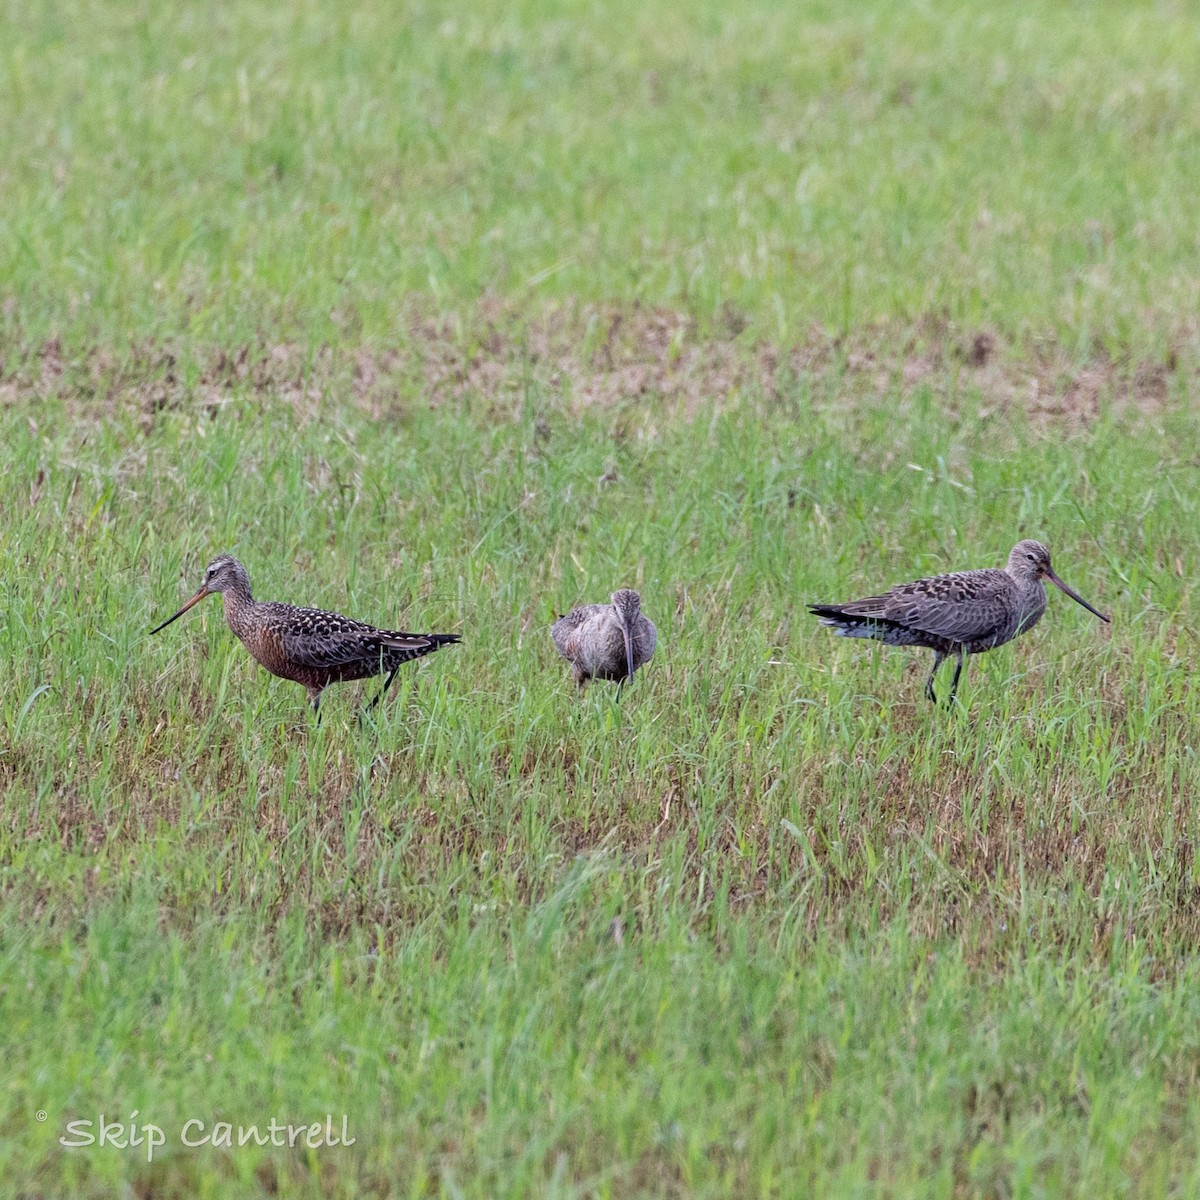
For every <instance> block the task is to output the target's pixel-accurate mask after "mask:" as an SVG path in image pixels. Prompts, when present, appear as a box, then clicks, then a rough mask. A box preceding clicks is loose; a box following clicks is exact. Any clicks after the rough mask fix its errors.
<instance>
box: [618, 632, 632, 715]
mask: <svg viewBox="0 0 1200 1200" xmlns="http://www.w3.org/2000/svg"><path fill="white" fill-rule="evenodd" d="M621 634H622V636H623V637H624V638H625V678H624V679H622V680H621V681H620V682H619V683H618V684H617V699H618V700H620V698H621V689H622V688H623V687H624V686H625V685H626V684H627V683H632V682H633V635H632V634H631V633H630V632H629V626H628V625H625V624H624V623H622V625H621Z"/></svg>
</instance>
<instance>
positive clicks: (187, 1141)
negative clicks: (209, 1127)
mask: <svg viewBox="0 0 1200 1200" xmlns="http://www.w3.org/2000/svg"><path fill="white" fill-rule="evenodd" d="M193 1125H194V1126H195V1127H196V1132H197V1133H198V1134H199V1135H200V1136H199V1138H198V1139H197V1140H196V1141H194V1142H193V1141H192V1140H191V1138H190V1137H189V1136H188V1130H189V1129H191V1128H192V1126H193ZM203 1130H204V1122H203V1121H198V1120H197V1119H196V1118H195V1117H193V1118H192V1119H191V1120H190V1121H188V1122H186V1123H185V1124H184V1126H183V1128H182V1129H181V1130H180V1131H179V1140H180V1141H181V1142H182V1143H183V1144H184V1145H185V1146H203V1145H204V1144H205V1143H206V1142H207V1141H208V1137H209V1135H208V1134H207V1133H204V1132H203Z"/></svg>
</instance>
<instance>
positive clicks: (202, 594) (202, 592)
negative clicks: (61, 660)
mask: <svg viewBox="0 0 1200 1200" xmlns="http://www.w3.org/2000/svg"><path fill="white" fill-rule="evenodd" d="M207 595H208V588H204V587H202V588H201V589H200V590H199V591H198V592H197V593H196V594H195V595H194V596H193V597H192V598H191V599H190V600H189V601H188V602H187V603H186V604H185V605H184V606H183V607H182V608H181V609H180V610H179V611H178V612H177V613H176V614H175V615H174V616H173V617H168V618H167V619H166V620H165V621H164V622H163V623H162V624H161V625H158V626H156V627H155V628H154V629H152V630H150V633H151V634H152V635H153V634H156V633H157V632H158V631H159V630H160V629H166V627H167V626H168V625H170V623H171V622H172V621H178V620H179V618H180V617H182V616H183V614H184V613H185V612H187V610H188V609H189V608H191V607H192V605H193V604H199V603H200V601H201V600H203V599H204V597H205V596H207ZM1080 603H1081V604H1082V603H1083V602H1082V601H1080Z"/></svg>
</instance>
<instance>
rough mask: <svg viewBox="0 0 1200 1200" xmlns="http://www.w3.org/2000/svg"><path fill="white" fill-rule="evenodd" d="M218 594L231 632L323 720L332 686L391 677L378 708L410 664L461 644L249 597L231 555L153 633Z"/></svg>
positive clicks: (444, 636) (450, 636)
mask: <svg viewBox="0 0 1200 1200" xmlns="http://www.w3.org/2000/svg"><path fill="white" fill-rule="evenodd" d="M214 592H219V593H220V595H221V597H222V599H223V600H224V603H225V620H226V621H228V623H229V628H230V629H232V630H233V632H234V633H235V634H237V636H238V637H239V638H240V639H241V641H242V644H243V645H244V646H245V647H246V649H247V650H249V651H250V653H251V655H253V657H254V658H256V659H257V660H258V661H259V662H260V663H261V664H262V665H263V666H264V667H266V668H267V670H268V671H270V672H271V674H272V675H278V676H279V678H280V679H291V680H293V681H294V682H296V683H298V684H301V685H302V686H303V687H304V688H305V689H306V690H307V692H308V700H309V703H310V704H311V705H312V707H313V711H314V712H316V713H317V720H318V721H320V703H321V693H322V692H323V691H324V690H325V688H327V687H328V686H329V685H330V684H331V683H342V682H345V681H346V680H350V679H369V678H371V677H373V676H375V675H382V674H383V673H384V672H385V671H386V672H387V679H386V680H384V684H383V687H382V688H380V689H379V694H378V695H377V696H376V697H375V699H374V700H372V701H371V703H370V704H369V705H368V707H369V708H374V707H375V705H376V704H378V703H379V701H380V700H382V699H383V696H384V693H385V692H386V691H387V690H388V688H389V687H390V686H391V682H392V680H393V679H394V678H395V677H396V672H397V670H399V668H400V667H401V666H402V665H403V664H404V663H406V662H409V661H410V660H412V659H414V658H421V657H422V656H423V655H426V654H432V653H433V652H434V651H435V650H440V649H441V648H442V647H443V646H449V645H452V644H453V643H455V642H457V641H460V640H461V639H460V638H459V636H458V634H456V633H401V632H399V631H398V630H393V629H376V628H375V627H374V626H373V625H367V624H365V623H364V622H362V621H355V620H353V619H352V618H351V617H343V616H342V615H341V614H340V613H333V612H325V611H323V610H322V609H319V608H297V607H296V606H295V605H292V604H274V603H264V602H263V601H261V600H255V599H254V597H253V595H251V592H250V576H249V575H247V574H246V568H245V567H243V566H242V564H241V563H240V562H239V561H238V560H237V559H236V558H234V556H233V555H232V554H221V555H219V556H218V557H216V558H214V559H213V560H212V562H210V563H209V564H208V569H207V570H206V571H205V572H204V582H203V583H202V584H201V585H200V589H199V591H197V592H196V594H195V595H194V596H193V597H192V598H191V599H190V600H189V601H188V602H187V603H186V604H185V605H184V606H183V607H182V608H181V609H180V610H179V611H178V612H177V613H176V614H175V616H173V617H169V618H168V619H167V620H165V621H164V622H163V623H162V624H161V625H159V626H157V627H156V628H154V629H152V630H151V631H150V632H151V633H152V634H154V633H158V631H159V630H160V629H166V627H167V626H168V625H170V624H171V622H172V621H174V620H177V619H178V618H179V617H182V616H183V614H184V613H185V612H187V610H188V609H189V608H191V607H192V605H194V604H198V603H199V602H200V601H201V600H203V599H204V597H205V596H209V595H211V594H212V593H214Z"/></svg>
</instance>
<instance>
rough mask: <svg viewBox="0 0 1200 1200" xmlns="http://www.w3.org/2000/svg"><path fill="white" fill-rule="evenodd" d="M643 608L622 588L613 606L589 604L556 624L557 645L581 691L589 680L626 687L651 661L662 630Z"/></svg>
mask: <svg viewBox="0 0 1200 1200" xmlns="http://www.w3.org/2000/svg"><path fill="white" fill-rule="evenodd" d="M641 607H642V598H641V597H640V596H639V595H638V594H637V592H635V591H632V590H631V589H629V588H622V589H621V590H620V591H616V592H613V594H612V603H610V604H585V605H582V606H581V607H579V608H575V609H572V610H571V611H570V612H569V613H567V615H566V616H565V617H559V619H558V620H557V621H555V623H554V625H553V627H552V628H551V630H550V633H551V636H552V637H553V638H554V644H555V646H556V647H557V648H558V652H559V654H561V655H562V656H563V658H565V659H566V660H567V661H568V662H569V663H570V664H571V666H572V668H573V670H574V674H575V682H576V683H577V684H578V685H579V686H580V687H583V685H584V684H586V683H587V681H588V680H589V679H607V680H613V681H616V682H617V683H624V682H625V681H626V680H628V679H630V678H631V677H632V675H633V672H634V671H636V670H637V669H638V668H639V667H641V666H643V665H644V664H645V663H648V662H649V661H650V659H651V658H652V657H653V655H654V648H655V646H656V645H657V644H658V630H656V629H655V627H654V622H653V621H651V620H650V618H649V617H647V616H646V615H645V613H643V612H642V610H641Z"/></svg>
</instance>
